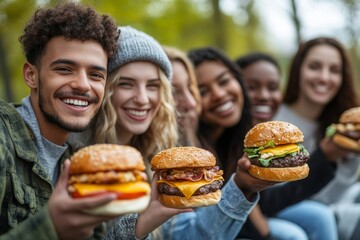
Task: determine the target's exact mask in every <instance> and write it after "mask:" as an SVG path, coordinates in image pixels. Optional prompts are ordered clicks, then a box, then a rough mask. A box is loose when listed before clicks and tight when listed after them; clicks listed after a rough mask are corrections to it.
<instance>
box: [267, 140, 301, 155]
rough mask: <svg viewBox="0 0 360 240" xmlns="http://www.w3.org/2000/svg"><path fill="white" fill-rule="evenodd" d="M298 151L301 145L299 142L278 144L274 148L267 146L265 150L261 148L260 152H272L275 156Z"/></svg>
mask: <svg viewBox="0 0 360 240" xmlns="http://www.w3.org/2000/svg"><path fill="white" fill-rule="evenodd" d="M298 151H300V148H299V146H298V145H297V144H294V143H292V144H286V145H280V146H276V147H273V148H265V149H264V150H261V151H260V153H261V154H264V153H272V154H274V155H275V156H277V155H284V154H289V153H292V152H298Z"/></svg>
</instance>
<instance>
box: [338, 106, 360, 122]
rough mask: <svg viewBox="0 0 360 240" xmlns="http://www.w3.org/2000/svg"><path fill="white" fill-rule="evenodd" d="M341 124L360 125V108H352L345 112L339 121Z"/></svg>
mask: <svg viewBox="0 0 360 240" xmlns="http://www.w3.org/2000/svg"><path fill="white" fill-rule="evenodd" d="M339 122H340V123H354V124H356V123H360V107H355V108H350V109H348V110H346V111H345V112H343V113H342V114H341V116H340V119H339Z"/></svg>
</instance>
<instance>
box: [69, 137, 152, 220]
mask: <svg viewBox="0 0 360 240" xmlns="http://www.w3.org/2000/svg"><path fill="white" fill-rule="evenodd" d="M70 161H71V165H70V180H69V186H68V190H69V192H70V194H71V196H72V197H73V198H84V197H90V196H96V195H100V194H104V193H109V192H111V193H115V194H116V195H117V199H115V200H113V201H111V202H110V203H107V204H105V205H103V206H100V207H98V208H94V209H87V210H85V211H86V212H88V213H91V214H94V215H109V216H116V215H122V214H126V213H131V212H141V211H142V210H144V209H145V208H146V207H147V206H148V204H149V201H150V185H149V183H148V182H147V177H146V174H145V173H144V170H145V165H144V161H143V158H142V156H141V154H140V152H139V151H138V150H136V149H135V148H133V147H130V146H122V145H116V144H95V145H91V146H88V147H85V148H82V149H80V150H79V151H77V152H76V153H74V154H73V155H72V157H71V159H70Z"/></svg>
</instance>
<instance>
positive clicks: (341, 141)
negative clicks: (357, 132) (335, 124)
mask: <svg viewBox="0 0 360 240" xmlns="http://www.w3.org/2000/svg"><path fill="white" fill-rule="evenodd" d="M333 141H334V142H335V143H336V144H337V145H338V146H340V147H342V148H344V149H347V150H352V151H357V152H360V144H359V143H358V142H357V141H355V140H353V139H351V138H348V137H346V136H344V135H341V134H339V133H336V134H335V135H334V137H333Z"/></svg>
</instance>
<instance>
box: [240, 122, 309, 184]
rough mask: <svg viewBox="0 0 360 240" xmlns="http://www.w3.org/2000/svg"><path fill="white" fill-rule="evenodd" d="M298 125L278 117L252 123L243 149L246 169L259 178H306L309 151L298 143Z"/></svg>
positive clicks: (275, 180)
mask: <svg viewBox="0 0 360 240" xmlns="http://www.w3.org/2000/svg"><path fill="white" fill-rule="evenodd" d="M303 140H304V136H303V133H302V132H301V131H300V129H299V128H298V127H296V126H295V125H293V124H291V123H288V122H282V121H268V122H262V123H259V124H257V125H255V126H254V127H253V128H252V129H250V131H249V132H248V133H247V134H246V136H245V139H244V146H245V149H244V151H245V152H246V153H247V155H248V158H249V159H250V161H251V165H250V168H249V173H250V174H251V175H252V176H254V177H256V178H259V179H262V180H268V181H274V182H287V181H295V180H300V179H303V178H306V177H307V176H308V174H309V166H308V164H307V161H308V159H309V153H308V152H307V150H306V149H305V147H304V146H303V145H302V144H301V142H303Z"/></svg>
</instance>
